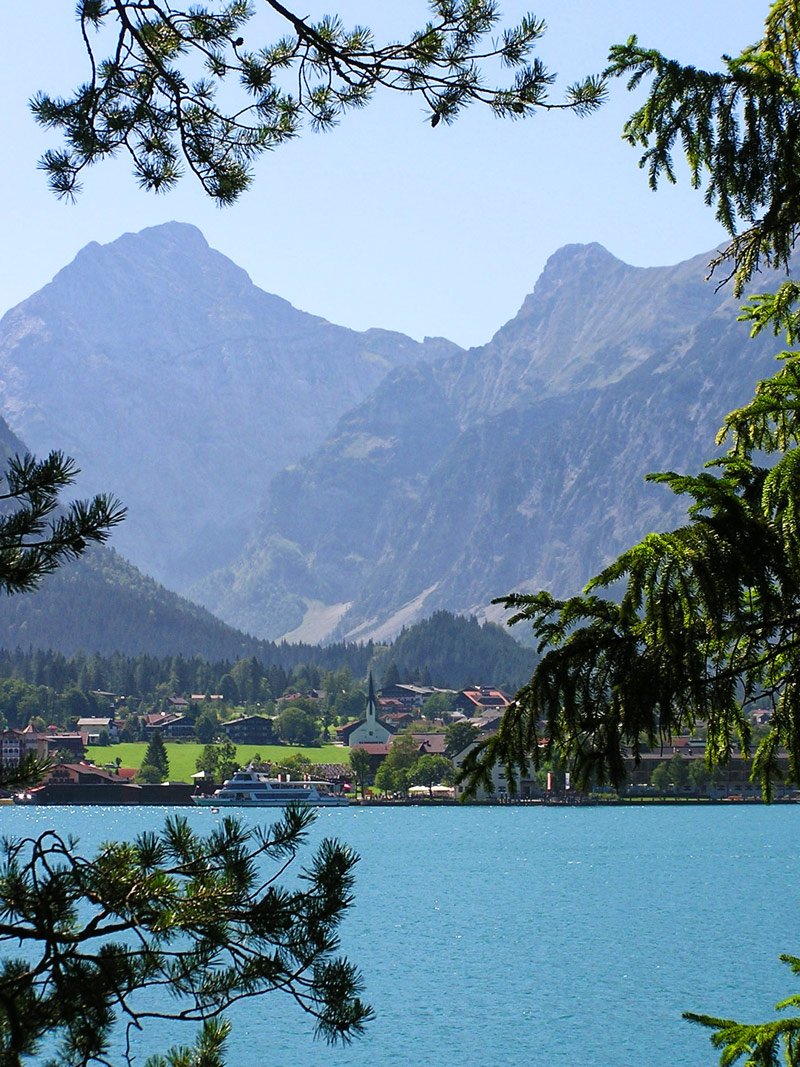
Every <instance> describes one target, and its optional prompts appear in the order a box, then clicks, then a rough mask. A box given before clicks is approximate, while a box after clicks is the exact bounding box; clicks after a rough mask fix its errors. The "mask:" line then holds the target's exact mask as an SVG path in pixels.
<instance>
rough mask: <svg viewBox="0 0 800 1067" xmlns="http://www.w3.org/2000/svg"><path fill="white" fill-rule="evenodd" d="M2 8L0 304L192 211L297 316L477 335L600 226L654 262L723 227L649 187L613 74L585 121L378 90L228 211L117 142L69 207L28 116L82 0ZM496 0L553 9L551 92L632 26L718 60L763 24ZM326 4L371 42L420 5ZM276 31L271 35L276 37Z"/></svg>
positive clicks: (420, 18)
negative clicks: (627, 133)
mask: <svg viewBox="0 0 800 1067" xmlns="http://www.w3.org/2000/svg"><path fill="white" fill-rule="evenodd" d="M255 2H256V4H258V2H259V0H255ZM6 6H7V10H5V11H4V13H3V28H4V43H5V47H4V55H3V63H2V65H1V66H0V79H1V82H0V90H1V91H2V100H3V107H2V109H0V134H2V143H3V145H4V148H5V151H4V158H5V160H6V161H5V164H4V166H3V167H2V169H0V204H2V209H1V210H2V218H3V227H2V229H3V252H4V254H3V256H2V257H0V314H2V313H3V312H5V311H6V310H8V309H9V308H11V307H13V306H14V305H16V304H17V303H19V302H20V301H21V300H23V299H25V298H26V297H28V296H30V295H31V294H32V293H34V292H36V290H38V289H39V288H41V287H42V286H43V285H45V284H46V283H47V282H48V281H50V279H51V278H52V277H53V275H54V274H55V273H56V272H57V271H58V270H60V269H61V268H62V267H64V266H66V265H67V264H68V263H69V262H70V261H71V260H72V259H73V258H74V256H75V255H76V254H77V253H78V251H79V250H80V249H81V248H82V247H83V246H84V245H86V244H87V243H89V242H90V241H99V242H101V243H106V242H109V241H113V240H114V239H116V238H117V237H119V236H120V235H121V234H122V233H125V232H131V231H134V232H135V231H138V230H141V229H143V228H144V227H146V226H153V225H158V224H160V223H163V222H167V221H170V220H177V221H180V222H189V223H194V224H195V225H196V226H198V227H199V228H200V229H201V230H202V232H203V233H204V234H205V236H206V239H207V240H208V242H209V244H210V245H211V246H212V247H214V248H216V249H219V251H221V252H223V253H224V254H225V255H227V256H229V257H230V258H231V259H233V260H234V261H235V262H236V263H237V264H238V265H239V266H241V267H243V268H244V269H245V270H246V271H247V272H248V273H249V275H250V277H251V278H252V280H253V281H254V282H255V283H256V284H257V285H259V286H260V287H261V288H262V289H265V290H267V291H268V292H271V293H276V294H277V295H279V296H282V297H284V298H285V299H287V300H289V301H291V303H292V304H294V305H295V307H298V308H300V309H302V310H304V311H308V312H312V313H313V314H316V315H322V316H323V317H324V318H327V319H329V320H330V321H332V322H335V323H339V324H341V325H344V326H350V327H352V328H355V329H359V330H361V329H367V328H369V327H373V326H378V327H382V328H385V329H393V330H399V331H402V332H403V333H407V334H410V335H411V336H412V337H415V338H417V339H421V338H422V337H424V336H444V337H448V338H449V339H451V340H453V341H456V342H457V343H459V344H461V345H464V346H465V347H469V346H473V345H480V344H483V343H485V342H486V341H488V340H489V339H490V337H491V336H492V335H493V334H494V333H495V331H496V330H497V329H499V328H500V327H501V326H502V325H503V324H504V323H505V322H506V321H508V320H509V319H510V318H512V317H513V316H514V315H515V314H516V312H517V310H518V309H519V307H520V305H521V304H522V301H523V299H524V297H525V296H526V295H527V293H529V292H531V291H532V289H533V287H534V284H535V282H536V279H537V277H538V276H539V274H540V273H541V271H542V269H543V267H544V265H545V263H546V261H547V259H548V257H549V256H550V255H552V254H553V253H554V252H555V251H556V250H557V249H558V248H560V247H561V246H562V245H565V244H571V243H587V242H590V241H599V242H600V243H601V244H603V245H604V246H605V247H606V248H607V249H608V250H609V251H610V252H612V253H613V254H614V255H616V256H618V257H619V258H620V259H622V260H624V261H625V262H627V263H631V264H634V265H636V266H656V265H664V264H669V263H676V262H679V261H680V260H683V259H687V258H689V257H690V256H693V255H696V254H698V253H700V252H704V251H707V250H710V249H711V248H713V247H714V246H715V245H716V244H717V243H718V242H719V241H721V240H722V236H723V235H722V231H721V229H720V228H719V226H718V225H717V223H716V221H715V220H714V217H713V212H712V211H711V210H710V209H709V208H707V207H706V206H705V205H704V203H703V197H702V195H701V194H700V193H697V192H695V191H693V190H691V188H690V187H689V185H688V182H686V181H682V182H680V183H679V185H678V186H677V187H671V186H666V185H665V186H663V187H662V188H659V190H658V192H656V193H653V192H652V191H651V190H650V189H649V188H648V184H647V177H646V174H645V173H644V172H643V171H641V170H640V169H639V168H638V166H637V162H638V157H639V153H637V150H636V149H634V148H631V147H630V146H628V145H626V144H625V143H624V142H623V141H622V139H621V136H620V134H621V129H622V125H623V122H624V120H625V118H626V117H627V116H628V115H629V114H630V112H631V111H632V110H633V109H634V107H635V106H636V99H637V98H636V97H634V96H632V95H631V94H630V93H628V92H626V90H625V88H624V85H623V84H622V83H621V82H619V83H616V84H614V85H612V91H611V97H610V99H609V101H608V103H607V104H606V105H605V106H604V107H603V108H602V109H601V110H600V111H599V112H597V113H596V114H595V115H593V116H591V117H588V118H584V119H579V118H577V117H575V116H574V115H570V114H564V113H560V114H555V113H540V114H537V115H536V116H534V117H533V118H531V119H527V120H525V121H524V122H514V123H512V122H503V121H500V120H497V119H494V118H493V117H492V116H491V115H490V114H488V113H487V112H485V111H484V112H481V111H479V110H477V109H473V110H471V111H469V112H467V113H465V114H464V115H462V117H461V118H460V119H459V120H458V121H457V122H456V123H455V124H454V125H453V126H450V127H445V126H444V125H442V124H440V125H439V126H438V127H437V128H436V129H432V128H431V126H430V124H429V123H428V122H427V121H426V119H425V114H424V112H423V110H422V108H421V105H420V103H419V102H418V101H416V100H414V99H412V98H409V97H402V96H400V95H399V94H394V93H388V92H384V93H383V94H379V95H377V96H376V97H375V98H374V100H373V102H372V103H371V105H370V106H369V107H368V108H367V109H365V110H364V111H362V112H358V113H353V114H351V115H348V116H345V117H344V119H343V120H342V122H341V123H340V125H339V126H338V127H337V128H335V129H334V130H331V131H328V132H326V133H324V134H313V133H311V132H309V133H306V134H304V135H303V136H302V137H301V138H299V139H298V140H296V141H294V142H292V143H290V144H288V145H286V146H283V147H281V148H278V149H277V150H276V151H275V152H273V153H271V154H269V155H267V156H265V157H263V158H262V159H261V161H260V162H259V163H258V165H257V168H256V175H255V181H254V183H253V186H252V187H251V189H250V190H249V191H248V192H247V193H246V194H245V195H244V196H243V197H242V198H241V200H240V201H239V202H238V203H237V204H235V205H234V206H233V207H230V208H223V209H220V208H218V207H216V206H215V205H214V203H213V202H211V201H210V200H208V198H207V197H205V195H204V194H203V192H202V190H201V189H200V188H199V187H198V186H197V185H196V183H194V181H193V179H192V178H191V176H187V177H185V178H184V179H183V180H182V181H181V183H180V184H179V186H178V187H177V189H175V190H173V191H171V192H169V193H167V194H165V195H160V196H157V195H155V194H153V193H146V192H143V191H140V190H139V189H138V187H137V185H136V181H135V179H134V178H133V176H132V175H131V172H130V166H129V163H128V161H127V159H125V158H123V157H120V158H119V159H118V160H114V161H111V162H104V163H101V164H99V165H97V166H96V167H95V168H93V170H92V171H91V173H90V174H89V175H88V177H87V179H86V181H85V182H84V190H83V192H82V194H81V195H80V197H79V200H78V202H77V204H65V203H63V202H60V201H58V200H57V199H56V198H55V197H54V196H53V194H52V193H51V192H50V191H49V190H48V188H47V182H46V177H45V175H44V174H43V173H42V172H41V171H40V170H38V169H37V160H38V159H39V157H40V156H41V154H42V153H43V152H44V151H45V149H47V148H50V147H58V145H59V139H58V135H57V134H54V133H53V132H51V131H50V132H49V131H44V130H41V129H39V128H38V127H37V126H36V125H35V123H34V121H33V118H32V117H31V115H30V112H29V110H28V103H27V102H28V100H29V99H30V97H31V96H32V95H33V94H34V93H35V92H36V91H37V90H39V89H42V90H45V91H47V92H49V93H51V94H53V95H58V94H62V95H67V94H68V93H70V92H71V90H72V89H73V88H74V87H75V86H76V85H77V84H79V83H80V82H81V81H82V80H84V79H85V78H86V76H87V67H86V60H85V56H84V53H83V51H82V45H81V41H80V35H79V32H78V24H77V22H76V21H75V17H74V4H73V0H39V2H37V3H36V4H35V5H30V4H21V3H14V4H10V5H6ZM501 8H502V11H503V13H504V20H503V21H504V24H508V23H511V22H513V21H515V20H518V19H519V17H520V16H521V15H522V14H524V13H525V12H526V11H528V10H532V11H533V13H534V14H535V15H536V16H537V17H540V18H544V19H545V20H546V22H547V25H548V32H547V33H546V35H545V37H544V38H543V40H542V41H541V42H540V44H539V46H538V49H537V54H538V55H539V56H540V57H541V59H542V60H543V61H544V62H545V63H546V65H547V66H548V67H549V69H550V70H551V71H553V72H557V73H558V75H559V80H558V83H557V86H556V88H555V90H554V92H553V99H557V98H558V95H559V86H565V85H567V84H569V83H570V82H572V81H573V80H577V79H578V78H580V77H582V76H583V75H585V74H588V73H592V72H597V71H599V70H601V69H602V67H603V66H604V64H605V61H606V58H607V54H608V47H609V45H611V44H614V43H617V42H620V41H624V40H625V39H626V38H627V37H628V36H629V35H630V34H631V33H636V34H637V35H638V37H639V40H640V43H642V44H643V45H647V46H652V47H657V48H659V49H660V50H661V51H662V52H665V53H666V54H668V55H670V56H671V57H673V58H675V59H678V60H680V61H681V62H684V63H692V64H695V65H698V66H704V67H708V68H712V69H716V68H717V67H718V65H719V57H720V56H721V55H722V54H723V53H727V54H736V53H738V52H739V51H740V50H741V49H742V48H743V47H745V46H746V45H748V44H751V43H753V42H754V41H755V40H757V39H758V38H759V37H760V35H761V30H762V27H763V20H764V16H765V14H766V10H767V4H766V3H754V2H753V0H646V2H643V0H612V2H607V3H604V2H602V0H594V2H592V0H539V2H538V3H536V2H534V3H533V5H532V6H531V7H529V6H528V4H526V3H521V2H520V3H518V2H516V0H506V2H505V3H501ZM298 10H299V9H298ZM333 11H335V12H337V13H339V14H340V15H341V16H342V18H343V20H344V21H345V22H346V23H349V24H356V23H358V24H366V25H369V26H370V27H371V28H372V30H373V31H374V33H375V35H376V38H377V39H378V40H379V41H383V40H387V39H389V40H391V39H398V38H401V37H403V36H404V35H407V34H408V33H409V31H412V30H414V29H418V28H420V27H421V26H422V25H424V23H425V20H426V17H427V6H426V4H425V3H424V2H420V0H402V2H401V3H399V4H398V3H397V0H342V2H340V3H338V4H336V3H335V2H334V0H324V2H322V0H304V3H303V4H302V13H303V14H308V15H310V16H311V17H316V16H321V15H322V14H325V13H328V12H333ZM265 29H266V30H268V29H269V27H266V28H265ZM248 33H249V31H248ZM277 36H279V34H274V33H273V34H272V35H271V36H270V35H269V34H265V38H264V43H267V42H269V41H272V40H274V39H275V38H276V37H277ZM250 43H251V40H250V37H249V36H248V45H250Z"/></svg>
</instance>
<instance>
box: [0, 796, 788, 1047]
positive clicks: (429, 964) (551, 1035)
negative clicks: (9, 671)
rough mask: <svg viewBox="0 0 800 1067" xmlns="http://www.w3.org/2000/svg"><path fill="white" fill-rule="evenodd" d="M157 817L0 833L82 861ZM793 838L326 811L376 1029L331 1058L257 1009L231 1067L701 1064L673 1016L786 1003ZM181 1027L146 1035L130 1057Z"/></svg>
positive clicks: (655, 810) (711, 817)
mask: <svg viewBox="0 0 800 1067" xmlns="http://www.w3.org/2000/svg"><path fill="white" fill-rule="evenodd" d="M164 814H165V813H164V812H163V811H162V810H161V809H154V808H138V809H137V808H134V809H122V808H2V809H0V823H2V826H3V832H4V833H6V834H8V833H10V834H13V835H15V836H16V835H20V834H28V833H32V832H37V831H40V830H43V829H45V828H54V829H58V830H61V831H64V832H71V833H74V834H77V835H79V836H80V838H81V845H82V851H83V853H84V854H89V853H91V852H92V851H93V849H94V846H96V845H97V844H99V843H100V842H101V841H103V840H106V839H108V838H112V837H114V838H123V837H130V836H133V835H134V834H136V833H137V832H139V831H140V830H142V829H144V828H147V827H155V826H158V825H160V824H161V823H162V822H163V817H164ZM186 814H187V816H188V818H189V819H190V820H191V822H192V824H193V825H194V826H195V827H197V828H198V829H201V828H203V827H208V828H211V827H212V826H213V825H214V824H215V822H216V821H217V820H218V819H219V818H220V816H219V815H215V814H213V813H212V812H210V811H209V810H208V809H203V810H195V809H191V810H189V811H187V812H186ZM269 816H270V813H269V812H268V811H264V812H253V811H252V810H250V811H247V812H245V813H244V817H245V818H247V819H253V818H257V819H258V820H259V821H261V822H268V821H270V820H269ZM799 829H800V807H795V806H776V807H772V808H766V807H762V806H760V805H756V806H746V805H739V806H730V807H726V806H713V807H712V806H709V807H698V806H693V805H687V806H685V807H683V806H681V807H666V806H665V807H661V806H653V807H638V806H637V807H612V808H602V807H593V808H563V807H516V806H509V807H493V808H461V807H455V808H453V807H443V808H440V809H427V808H422V807H404V808H358V809H353V810H341V809H339V810H337V809H331V810H329V811H324V810H323V811H322V812H321V813H320V816H319V818H318V820H317V822H316V824H315V826H314V828H313V830H312V835H311V836H312V841H314V840H319V839H321V838H322V837H323V836H335V837H338V838H340V839H342V840H344V841H346V842H347V843H348V844H350V845H352V846H353V847H354V848H355V849H356V850H357V851H358V852H359V853H360V854H361V857H362V858H361V862H360V863H359V865H358V872H357V874H358V877H357V884H356V903H355V906H354V908H353V909H352V911H351V913H350V914H349V916H348V918H347V919H346V921H345V924H344V926H343V930H342V935H343V936H342V940H343V947H344V950H345V951H346V953H347V954H348V956H349V957H350V958H351V959H352V960H353V961H354V962H356V963H357V964H358V965H359V966H360V967H361V969H362V971H363V974H364V978H365V982H366V987H367V989H366V999H367V1000H368V1001H369V1002H370V1003H371V1004H372V1005H373V1007H374V1009H375V1012H376V1018H375V1020H374V1021H373V1022H372V1023H371V1024H370V1026H369V1031H368V1035H367V1036H366V1037H365V1038H364V1039H362V1040H360V1041H358V1042H356V1043H355V1044H353V1045H351V1046H350V1047H348V1048H345V1049H342V1048H341V1047H337V1048H331V1047H329V1046H327V1045H325V1044H324V1043H321V1042H319V1041H314V1040H313V1039H312V1037H311V1026H310V1025H309V1021H308V1020H307V1019H306V1018H305V1017H304V1016H303V1015H302V1014H301V1013H300V1012H299V1011H298V1010H297V1009H296V1008H295V1006H294V1005H293V1003H292V1002H291V1001H290V1000H289V999H288V998H286V997H282V996H279V995H276V994H271V995H269V996H267V997H266V998H263V999H262V1000H261V1001H259V1002H257V1003H253V1002H250V1003H247V1004H245V1005H241V1006H238V1008H237V1009H236V1010H235V1011H234V1012H232V1013H231V1018H232V1020H233V1023H234V1030H233V1035H232V1038H231V1041H230V1044H229V1052H228V1057H227V1062H228V1064H229V1067H267V1065H275V1064H282V1065H289V1064H291V1065H292V1067H325V1065H330V1067H334V1065H335V1067H362V1065H363V1067H401V1065H402V1067H409V1065H419V1064H425V1065H435V1064H447V1065H458V1067H494V1065H500V1064H502V1065H504V1067H517V1065H519V1067H523V1065H526V1067H529V1065H532V1067H539V1065H547V1067H561V1065H563V1067H582V1065H589V1064H591V1065H602V1067H663V1065H665V1064H669V1067H700V1065H705V1064H708V1065H709V1067H710V1065H713V1064H716V1063H717V1062H718V1053H715V1052H714V1050H713V1049H712V1047H711V1045H710V1043H709V1040H708V1036H707V1033H706V1031H704V1030H702V1029H701V1028H699V1027H696V1026H693V1025H691V1024H689V1023H686V1022H684V1021H683V1020H682V1019H681V1012H683V1011H686V1010H695V1011H703V1012H708V1013H709V1014H714V1015H722V1016H726V1017H728V1018H731V1017H733V1018H741V1019H750V1020H751V1021H757V1020H761V1019H766V1018H768V1017H771V1016H772V1014H773V1007H774V1004H775V1003H776V1002H777V1001H778V1000H780V999H782V998H784V997H786V996H789V995H790V994H792V993H795V992H800V981H798V980H795V979H793V977H792V975H791V973H790V971H789V969H788V967H787V966H786V965H785V964H782V963H781V962H780V961H779V959H778V956H779V954H780V953H782V952H789V953H797V954H800V908H798V902H797V894H798V886H800V849H798V830H799ZM192 1032H193V1031H192V1029H191V1028H188V1029H187V1030H185V1031H180V1030H178V1031H176V1032H175V1033H174V1034H170V1035H169V1036H168V1037H165V1034H164V1031H163V1028H161V1031H160V1033H159V1034H158V1035H151V1036H150V1037H149V1038H148V1039H147V1041H146V1042H143V1043H142V1046H141V1051H142V1055H141V1058H140V1059H139V1060H138V1061H137V1062H138V1063H139V1064H140V1065H141V1064H143V1062H144V1059H145V1055H144V1053H145V1052H146V1051H154V1050H156V1049H160V1050H162V1051H164V1050H165V1045H166V1042H167V1041H169V1042H175V1041H178V1040H182V1041H188V1040H190V1037H191V1034H192Z"/></svg>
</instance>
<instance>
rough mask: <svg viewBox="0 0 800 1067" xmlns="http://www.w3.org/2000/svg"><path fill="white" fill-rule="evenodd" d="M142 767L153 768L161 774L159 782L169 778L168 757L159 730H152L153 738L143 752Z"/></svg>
mask: <svg viewBox="0 0 800 1067" xmlns="http://www.w3.org/2000/svg"><path fill="white" fill-rule="evenodd" d="M142 766H143V767H144V766H150V767H155V768H156V769H157V770H158V771H159V772H160V773H161V780H162V781H163V780H164V779H165V778H169V756H168V755H167V748H166V745H165V744H164V738H163V737H162V736H161V731H160V730H154V731H153V736H152V737H151V738H150V742H149V744H148V746H147V749H146V750H145V754H144V759H143V760H142Z"/></svg>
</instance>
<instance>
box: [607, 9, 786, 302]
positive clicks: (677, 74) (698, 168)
mask: <svg viewBox="0 0 800 1067" xmlns="http://www.w3.org/2000/svg"><path fill="white" fill-rule="evenodd" d="M799 40H800V8H798V4H797V3H796V0H777V2H776V3H773V4H771V5H770V8H769V12H768V15H767V20H766V25H765V30H764V36H763V37H762V39H761V40H760V41H758V42H757V43H756V44H754V45H752V46H751V47H749V48H746V49H745V50H744V51H743V52H742V53H741V54H740V55H738V56H734V57H730V56H725V57H723V63H724V68H723V69H722V70H721V71H705V70H698V69H697V68H695V67H692V66H684V65H682V64H680V63H677V62H675V61H674V60H670V59H667V58H666V57H665V56H663V55H662V54H661V53H660V52H659V51H657V50H656V49H652V48H643V47H641V46H640V45H639V42H638V40H637V39H636V37H630V38H629V39H628V41H627V42H626V43H625V44H624V45H617V46H615V47H614V48H612V50H611V55H610V63H609V67H608V70H607V72H606V73H607V74H608V75H612V76H617V77H627V78H628V85H629V87H630V88H635V87H636V86H637V85H639V83H640V82H641V81H642V80H643V79H646V78H652V83H651V85H650V88H649V92H648V96H647V99H646V101H645V103H644V104H643V105H642V106H641V107H640V108H639V109H638V110H637V111H636V112H635V113H634V114H633V115H632V116H631V118H630V119H629V120H628V122H627V123H626V125H625V129H624V136H625V137H626V139H627V140H628V141H629V143H630V144H632V145H640V146H642V147H644V148H645V152H644V155H643V156H642V157H641V160H640V166H642V167H645V168H647V170H648V173H649V177H650V184H651V186H652V187H653V188H654V189H655V188H656V187H657V185H658V182H659V180H660V179H661V178H662V177H663V178H665V179H666V180H667V181H670V182H674V181H676V176H677V171H676V167H675V162H674V158H673V153H674V151H675V149H676V148H677V149H679V150H680V151H682V152H683V155H684V157H685V160H686V163H687V164H688V167H689V173H690V179H691V182H692V184H693V185H694V186H695V187H696V188H701V187H704V188H705V198H706V202H707V203H708V204H710V205H713V206H714V208H715V210H716V216H717V218H718V219H719V221H720V222H721V224H722V225H723V227H724V228H725V230H726V232H727V233H728V234H729V235H730V243H729V244H728V246H727V247H726V248H725V249H724V250H723V252H721V253H720V255H719V257H718V258H717V259H716V260H715V261H714V263H713V264H712V266H713V265H717V264H719V263H726V264H728V265H729V266H730V271H731V274H733V275H734V276H735V284H736V292H737V295H738V294H739V293H741V291H742V289H743V288H744V286H745V285H746V284H747V282H748V281H749V280H750V279H751V277H752V275H753V273H754V271H756V270H757V269H758V267H759V265H760V264H761V263H762V262H763V263H765V264H768V265H771V266H778V267H782V266H787V265H788V263H789V259H790V257H791V254H792V250H793V249H794V245H795V242H796V240H797V236H798V225H799V224H800V140H799V139H798V130H800V98H799V97H798V92H797V72H798V59H799V58H800V56H798V41H799Z"/></svg>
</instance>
